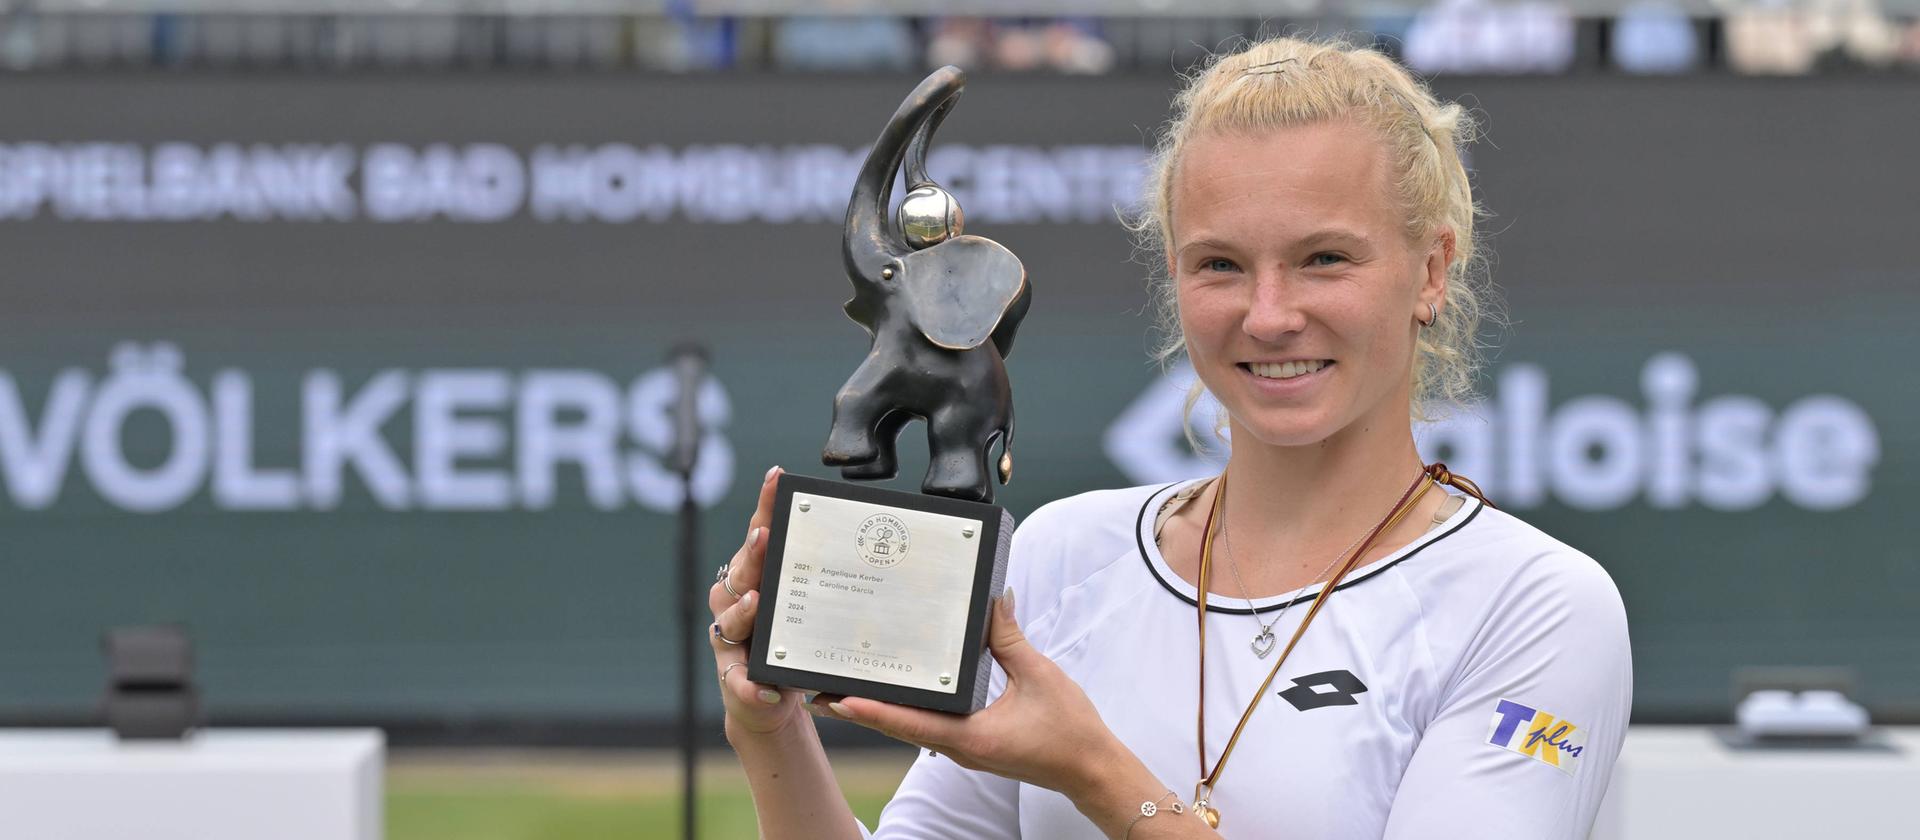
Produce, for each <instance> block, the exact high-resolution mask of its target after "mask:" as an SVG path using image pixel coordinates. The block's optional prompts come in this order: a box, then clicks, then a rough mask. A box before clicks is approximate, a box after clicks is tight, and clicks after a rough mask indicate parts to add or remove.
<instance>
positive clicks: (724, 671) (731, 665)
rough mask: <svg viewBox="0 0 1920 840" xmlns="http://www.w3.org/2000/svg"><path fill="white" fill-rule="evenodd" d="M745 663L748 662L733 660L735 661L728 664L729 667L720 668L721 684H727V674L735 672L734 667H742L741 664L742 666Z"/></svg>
mask: <svg viewBox="0 0 1920 840" xmlns="http://www.w3.org/2000/svg"><path fill="white" fill-rule="evenodd" d="M745 664H747V663H745V662H733V663H729V664H728V665H727V667H725V668H722V669H720V684H721V685H726V684H727V675H728V674H731V673H733V669H735V668H738V667H740V666H742V665H745Z"/></svg>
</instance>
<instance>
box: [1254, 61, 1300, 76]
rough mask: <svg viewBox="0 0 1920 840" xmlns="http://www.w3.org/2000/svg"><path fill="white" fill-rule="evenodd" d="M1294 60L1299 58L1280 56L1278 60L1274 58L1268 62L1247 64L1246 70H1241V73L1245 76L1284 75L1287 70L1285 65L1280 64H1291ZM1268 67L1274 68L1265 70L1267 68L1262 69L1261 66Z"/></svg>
mask: <svg viewBox="0 0 1920 840" xmlns="http://www.w3.org/2000/svg"><path fill="white" fill-rule="evenodd" d="M1295 61H1299V59H1298V58H1282V59H1278V60H1275V61H1268V62H1265V63H1262V64H1250V65H1248V66H1247V69H1246V70H1243V71H1241V75H1245V76H1282V75H1286V72H1287V68H1285V67H1281V66H1280V65H1283V64H1291V63H1293V62H1295ZM1269 67H1270V68H1274V69H1271V70H1267V69H1262V68H1269Z"/></svg>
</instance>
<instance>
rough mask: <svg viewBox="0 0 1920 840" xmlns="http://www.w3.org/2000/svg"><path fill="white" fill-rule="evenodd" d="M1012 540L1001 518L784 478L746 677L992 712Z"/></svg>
mask: <svg viewBox="0 0 1920 840" xmlns="http://www.w3.org/2000/svg"><path fill="white" fill-rule="evenodd" d="M1012 531H1013V522H1012V517H1011V516H1009V515H1007V513H1006V511H1004V510H1002V509H1001V508H998V507H996V506H993V505H984V504H978V503H974V502H965V501H959V500H955V499H946V498H940V497H934V496H921V495H915V494H910V493H897V492H893V491H888V490H879V489H876V488H871V487H861V486H856V485H850V484H841V483H838V482H830V481H822V480H819V479H812V478H807V477H804V476H792V475H786V476H782V477H781V479H780V485H779V488H778V489H777V491H776V495H775V505H774V518H773V523H772V527H771V529H770V532H769V538H768V546H767V566H766V568H765V569H764V570H763V571H762V575H761V580H762V584H761V590H760V591H761V606H760V611H759V616H758V618H757V620H756V622H755V623H756V627H755V628H754V634H753V641H752V642H751V644H752V645H753V651H752V655H751V656H750V657H749V659H748V668H747V672H748V677H749V678H750V679H753V680H754V681H756V682H768V683H774V684H777V685H784V686H789V687H795V688H803V689H810V690H815V691H822V692H826V693H830V694H852V695H857V696H861V697H872V698H875V699H880V700H887V701H889V702H897V703H906V704H909V705H915V706H921V707H925V708H934V709H941V710H945V711H957V712H968V711H973V710H976V709H978V708H980V706H981V705H984V703H985V698H986V683H987V674H988V672H989V668H990V667H991V665H990V663H991V660H990V659H989V658H988V657H987V656H986V655H985V652H984V644H985V638H986V636H985V634H986V618H987V610H988V609H989V608H990V606H991V599H992V597H993V596H994V595H995V594H997V593H998V592H999V591H1000V588H1001V587H1002V586H1003V585H1004V581H1005V569H1006V550H1007V542H1008V539H1009V538H1010V536H1011V534H1012Z"/></svg>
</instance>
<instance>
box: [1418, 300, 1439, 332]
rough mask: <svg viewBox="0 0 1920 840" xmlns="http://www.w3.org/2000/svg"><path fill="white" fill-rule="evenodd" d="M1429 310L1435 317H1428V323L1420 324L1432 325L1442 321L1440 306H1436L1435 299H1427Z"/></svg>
mask: <svg viewBox="0 0 1920 840" xmlns="http://www.w3.org/2000/svg"><path fill="white" fill-rule="evenodd" d="M1427 311H1428V312H1431V313H1433V317H1432V318H1430V319H1428V320H1427V322H1426V323H1424V324H1421V325H1420V326H1423V327H1431V326H1433V325H1434V324H1438V323H1440V307H1438V306H1434V305H1433V301H1427Z"/></svg>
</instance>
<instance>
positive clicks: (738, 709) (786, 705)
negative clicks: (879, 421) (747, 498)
mask: <svg viewBox="0 0 1920 840" xmlns="http://www.w3.org/2000/svg"><path fill="white" fill-rule="evenodd" d="M781 472H782V470H781V469H780V468H779V467H774V468H773V469H770V470H767V477H766V479H764V480H763V481H762V482H761V484H760V503H759V506H758V507H756V508H755V509H754V511H753V518H752V519H750V520H748V522H747V537H746V542H745V543H744V544H742V545H741V546H740V550H739V551H736V552H734V553H733V559H732V560H729V561H727V575H726V579H725V581H720V580H716V581H714V583H713V587H712V588H711V589H709V590H708V591H707V608H708V609H710V610H712V611H713V621H714V623H713V626H712V627H710V628H708V634H709V635H710V636H711V637H712V638H711V641H712V642H713V663H714V669H715V671H714V672H715V674H717V675H718V676H719V677H720V697H721V699H722V700H723V701H724V702H725V703H726V707H727V728H728V731H729V733H730V734H731V733H732V732H733V731H735V730H736V728H737V729H738V730H740V731H744V732H745V733H747V734H751V735H766V734H771V733H774V732H778V731H779V730H780V729H782V728H783V727H786V726H788V725H790V724H792V723H793V722H794V721H795V720H796V719H798V718H804V717H806V716H807V710H806V709H805V708H804V702H803V700H802V696H801V692H799V691H797V690H793V689H788V690H784V691H783V690H780V689H778V688H775V687H773V686H770V685H762V684H760V683H756V682H752V681H750V680H748V679H747V647H748V645H747V644H746V643H747V642H748V640H749V637H750V636H752V634H753V619H754V616H755V614H757V613H758V611H759V608H760V570H761V568H762V566H763V565H764V563H765V562H766V559H767V526H768V525H769V524H770V523H771V522H772V521H773V496H774V488H775V487H776V486H778V484H779V478H780V474H781ZM727 584H731V585H732V587H733V592H737V593H739V594H740V597H737V598H736V597H734V595H733V593H732V592H728V591H727ZM728 641H734V642H740V643H741V644H737V645H736V644H728Z"/></svg>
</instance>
